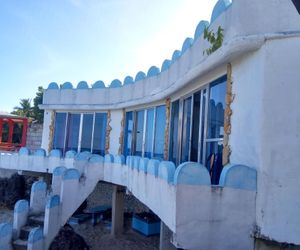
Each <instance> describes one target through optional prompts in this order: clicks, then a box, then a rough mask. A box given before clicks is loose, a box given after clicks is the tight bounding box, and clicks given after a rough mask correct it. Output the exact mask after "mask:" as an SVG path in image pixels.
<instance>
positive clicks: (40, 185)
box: [31, 181, 47, 193]
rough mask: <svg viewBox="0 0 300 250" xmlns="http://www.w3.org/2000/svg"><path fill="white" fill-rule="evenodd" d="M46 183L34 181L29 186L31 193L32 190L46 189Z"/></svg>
mask: <svg viewBox="0 0 300 250" xmlns="http://www.w3.org/2000/svg"><path fill="white" fill-rule="evenodd" d="M46 189H47V184H46V182H44V181H36V182H34V183H33V184H32V186H31V193H32V192H39V191H46Z"/></svg>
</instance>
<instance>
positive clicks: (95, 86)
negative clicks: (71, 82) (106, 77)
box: [92, 81, 105, 89]
mask: <svg viewBox="0 0 300 250" xmlns="http://www.w3.org/2000/svg"><path fill="white" fill-rule="evenodd" d="M92 88H93V89H104V88H105V84H104V82H103V81H97V82H95V83H94V84H93V85H92Z"/></svg>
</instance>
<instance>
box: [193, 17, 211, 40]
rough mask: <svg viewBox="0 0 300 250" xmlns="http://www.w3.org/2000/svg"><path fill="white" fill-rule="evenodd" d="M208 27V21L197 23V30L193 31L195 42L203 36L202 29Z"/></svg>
mask: <svg viewBox="0 0 300 250" xmlns="http://www.w3.org/2000/svg"><path fill="white" fill-rule="evenodd" d="M208 26H209V22H208V21H204V20H201V21H200V22H199V24H198V25H197V28H196V30H195V34H194V41H196V40H197V39H198V38H199V37H200V36H201V35H202V34H203V32H204V29H205V28H206V27H208Z"/></svg>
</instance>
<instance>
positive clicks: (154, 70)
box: [147, 66, 160, 77]
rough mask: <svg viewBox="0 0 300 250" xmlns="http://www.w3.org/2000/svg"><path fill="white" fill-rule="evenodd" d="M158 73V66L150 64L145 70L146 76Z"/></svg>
mask: <svg viewBox="0 0 300 250" xmlns="http://www.w3.org/2000/svg"><path fill="white" fill-rule="evenodd" d="M159 73H160V70H159V68H157V67H156V66H151V67H150V68H149V70H148V72H147V77H152V76H156V75H158V74H159Z"/></svg>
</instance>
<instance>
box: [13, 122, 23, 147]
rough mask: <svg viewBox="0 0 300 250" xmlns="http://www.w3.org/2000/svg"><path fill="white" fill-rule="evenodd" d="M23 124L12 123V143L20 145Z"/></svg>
mask: <svg viewBox="0 0 300 250" xmlns="http://www.w3.org/2000/svg"><path fill="white" fill-rule="evenodd" d="M22 132H23V124H22V123H14V127H13V137H12V143H16V144H21V142H22Z"/></svg>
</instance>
